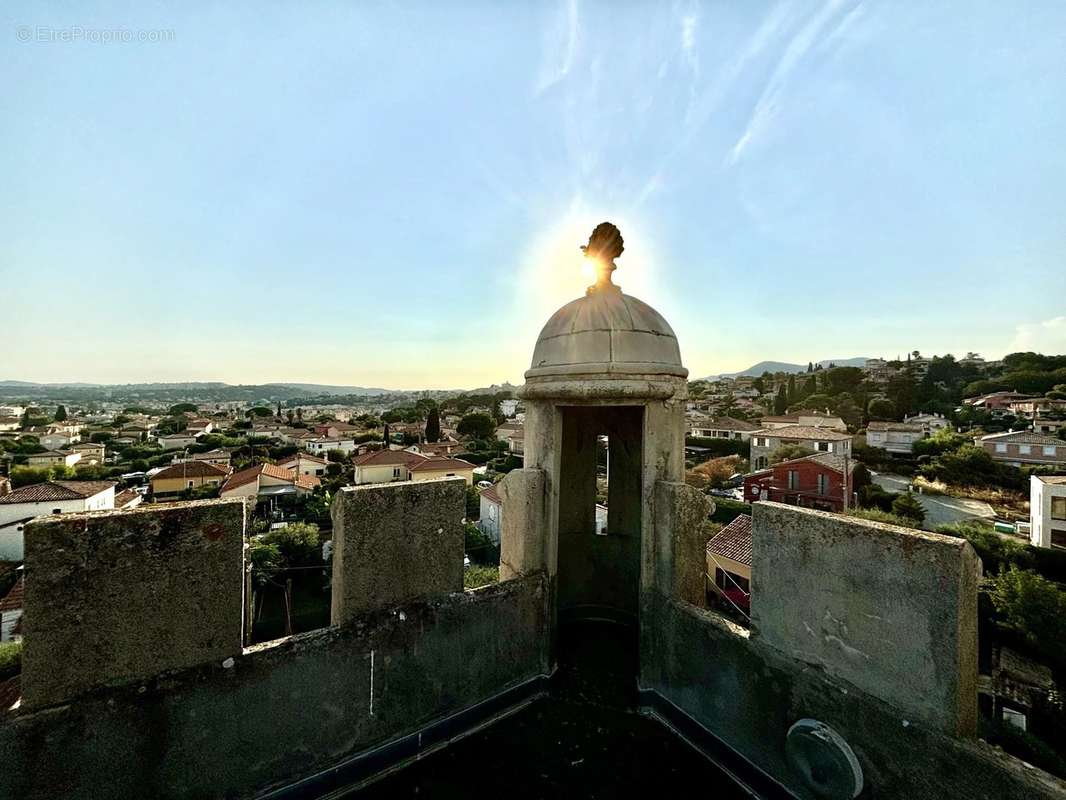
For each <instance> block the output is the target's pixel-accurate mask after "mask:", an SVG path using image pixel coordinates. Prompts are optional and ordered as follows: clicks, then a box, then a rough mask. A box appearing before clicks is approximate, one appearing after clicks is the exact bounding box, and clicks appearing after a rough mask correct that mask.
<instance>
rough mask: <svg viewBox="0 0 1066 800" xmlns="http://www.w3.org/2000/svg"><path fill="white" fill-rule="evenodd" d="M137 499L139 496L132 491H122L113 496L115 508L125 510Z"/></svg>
mask: <svg viewBox="0 0 1066 800" xmlns="http://www.w3.org/2000/svg"><path fill="white" fill-rule="evenodd" d="M138 497H140V495H139V494H138V493H137V492H135V491H133V489H123V490H122V491H121V492H119V493H118V494H116V495H115V508H125V507H126V506H127V505H129V504H130V503H132V502H133V501H134V500H136V499H137V498H138Z"/></svg>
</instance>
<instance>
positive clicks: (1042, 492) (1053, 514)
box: [1029, 475, 1066, 548]
mask: <svg viewBox="0 0 1066 800" xmlns="http://www.w3.org/2000/svg"><path fill="white" fill-rule="evenodd" d="M1029 542H1030V543H1031V544H1032V545H1033V547H1062V548H1066V475H1033V476H1031V477H1030V478H1029Z"/></svg>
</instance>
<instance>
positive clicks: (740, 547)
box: [707, 514, 751, 567]
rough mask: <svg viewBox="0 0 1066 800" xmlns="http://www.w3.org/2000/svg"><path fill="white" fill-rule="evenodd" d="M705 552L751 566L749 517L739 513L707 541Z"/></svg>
mask: <svg viewBox="0 0 1066 800" xmlns="http://www.w3.org/2000/svg"><path fill="white" fill-rule="evenodd" d="M707 552H708V553H711V554H712V555H716V556H721V557H722V558H729V559H732V560H733V561H737V562H739V563H741V564H745V565H747V566H749V567H750V566H751V517H750V516H748V515H747V514H741V515H740V516H738V517H737V518H736V519H734V520H733V521H732V522H730V523H729V524H728V525H726V526H725V527H724V528H722V530H720V531H718V533H716V534H715V535H714V536H712V537H711V540H710V541H709V542H707Z"/></svg>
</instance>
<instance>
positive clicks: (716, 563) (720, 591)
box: [707, 514, 751, 612]
mask: <svg viewBox="0 0 1066 800" xmlns="http://www.w3.org/2000/svg"><path fill="white" fill-rule="evenodd" d="M707 575H708V576H709V578H710V580H709V581H708V584H709V586H710V591H712V592H714V593H715V594H717V595H719V596H720V597H721V598H722V599H723V600H724V601H725V602H728V603H729V604H731V605H736V606H738V607H740V608H741V610H743V611H745V612H747V609H748V605H749V603H750V600H751V517H750V516H748V515H747V514H741V515H740V516H738V517H737V518H736V519H734V520H733V521H732V522H730V523H729V524H728V525H726V526H725V527H724V528H722V530H720V531H719V532H718V533H717V534H715V535H714V536H712V537H711V540H710V541H709V542H707Z"/></svg>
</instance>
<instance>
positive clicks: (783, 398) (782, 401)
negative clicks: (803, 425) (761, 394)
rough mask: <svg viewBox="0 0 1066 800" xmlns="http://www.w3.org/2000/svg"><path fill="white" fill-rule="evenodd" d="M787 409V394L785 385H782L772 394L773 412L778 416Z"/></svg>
mask: <svg viewBox="0 0 1066 800" xmlns="http://www.w3.org/2000/svg"><path fill="white" fill-rule="evenodd" d="M787 410H788V395H787V393H786V387H784V386H782V387H781V388H780V389H778V390H777V394H776V395H774V413H775V414H777V415H778V416H780V415H782V414H784V413H785V411H787Z"/></svg>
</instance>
